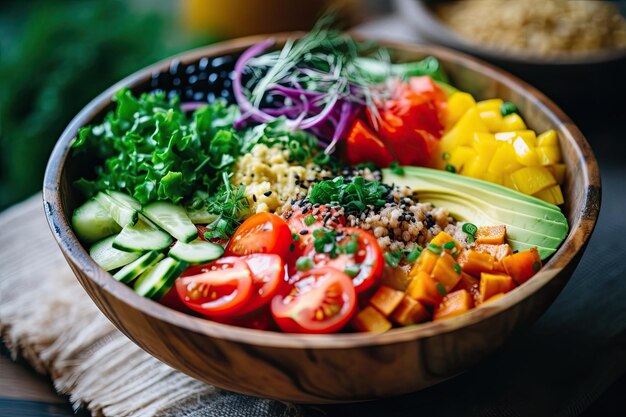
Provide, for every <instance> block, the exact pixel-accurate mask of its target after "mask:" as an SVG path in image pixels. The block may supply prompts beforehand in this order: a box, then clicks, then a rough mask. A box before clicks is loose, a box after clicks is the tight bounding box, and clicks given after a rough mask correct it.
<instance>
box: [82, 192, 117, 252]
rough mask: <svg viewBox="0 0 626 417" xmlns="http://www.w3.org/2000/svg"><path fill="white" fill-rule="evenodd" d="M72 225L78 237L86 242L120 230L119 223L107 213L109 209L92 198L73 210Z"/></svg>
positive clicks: (94, 240)
mask: <svg viewBox="0 0 626 417" xmlns="http://www.w3.org/2000/svg"><path fill="white" fill-rule="evenodd" d="M72 227H73V228H74V231H75V232H76V234H77V235H78V238H79V239H80V240H82V241H83V242H87V243H91V242H96V241H98V240H100V239H102V238H105V237H107V236H111V235H112V234H115V233H118V232H119V231H120V230H121V227H120V225H119V224H117V222H116V221H115V220H113V217H111V216H110V215H109V210H107V209H106V208H105V207H103V206H102V204H100V203H98V202H97V201H96V200H95V199H94V198H90V199H89V200H87V201H86V202H85V203H84V204H83V205H82V206H80V207H78V208H77V209H76V210H74V214H72Z"/></svg>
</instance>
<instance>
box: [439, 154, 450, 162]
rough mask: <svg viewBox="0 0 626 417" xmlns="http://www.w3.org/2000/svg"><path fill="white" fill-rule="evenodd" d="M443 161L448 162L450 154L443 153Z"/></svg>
mask: <svg viewBox="0 0 626 417" xmlns="http://www.w3.org/2000/svg"><path fill="white" fill-rule="evenodd" d="M441 159H442V160H444V161H447V160H448V159H450V152H443V153H442V154H441Z"/></svg>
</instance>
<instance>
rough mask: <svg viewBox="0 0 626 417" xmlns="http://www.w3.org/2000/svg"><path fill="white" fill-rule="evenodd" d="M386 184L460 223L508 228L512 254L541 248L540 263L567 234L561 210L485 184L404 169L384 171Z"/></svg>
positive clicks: (451, 174)
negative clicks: (413, 194)
mask: <svg viewBox="0 0 626 417" xmlns="http://www.w3.org/2000/svg"><path fill="white" fill-rule="evenodd" d="M383 181H384V182H385V183H387V184H395V185H399V186H408V187H410V188H411V189H413V190H414V191H415V192H416V193H417V194H418V197H419V199H420V200H422V201H428V202H431V203H433V204H435V205H437V206H441V207H445V208H447V209H448V210H449V211H450V214H451V215H452V216H453V217H455V218H456V219H457V220H462V221H469V222H472V223H474V224H476V225H478V226H488V225H496V224H504V225H506V227H507V240H508V242H509V244H510V245H511V247H512V248H513V250H525V249H529V248H531V247H537V251H538V252H539V256H540V257H541V259H546V258H547V257H549V256H550V255H552V254H553V253H554V252H555V251H556V250H557V249H558V247H559V246H560V245H561V243H562V242H563V240H564V239H565V237H566V236H567V233H568V232H569V226H568V224H567V219H566V218H565V216H564V215H563V213H562V212H561V210H560V209H559V207H557V206H555V205H553V204H550V203H547V202H545V201H543V200H540V199H538V198H535V197H532V196H528V195H526V194H522V193H520V192H518V191H515V190H512V189H510V188H506V187H503V186H501V185H497V184H493V183H490V182H487V181H483V180H478V179H476V178H470V177H464V176H461V175H458V174H453V173H450V172H446V171H441V170H434V169H430V168H421V167H405V168H404V174H403V175H397V174H394V173H393V172H391V170H389V169H384V170H383Z"/></svg>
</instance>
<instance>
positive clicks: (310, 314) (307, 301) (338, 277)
mask: <svg viewBox="0 0 626 417" xmlns="http://www.w3.org/2000/svg"><path fill="white" fill-rule="evenodd" d="M355 310H356V292H355V291H354V285H353V284H352V280H351V279H350V277H349V276H347V275H346V274H344V273H343V272H341V271H338V270H336V269H334V268H329V267H323V268H315V269H312V270H310V271H307V272H304V273H301V275H300V277H299V280H298V281H296V282H295V283H294V284H293V287H292V289H291V291H290V292H289V293H288V294H287V295H285V296H282V295H277V296H275V297H274V298H273V299H272V304H271V311H272V316H273V317H274V321H276V324H278V326H279V327H280V328H281V329H282V330H283V331H285V332H288V333H333V332H336V331H339V330H341V329H342V328H343V327H344V326H345V325H346V324H347V323H348V322H349V321H350V318H351V317H352V315H353V314H354V312H355Z"/></svg>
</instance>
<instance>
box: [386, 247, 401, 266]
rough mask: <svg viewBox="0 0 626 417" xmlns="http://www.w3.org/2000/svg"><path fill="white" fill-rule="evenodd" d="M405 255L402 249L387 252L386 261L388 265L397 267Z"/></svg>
mask: <svg viewBox="0 0 626 417" xmlns="http://www.w3.org/2000/svg"><path fill="white" fill-rule="evenodd" d="M403 255H404V253H403V252H402V251H401V250H399V251H395V252H385V255H384V257H385V263H386V264H387V265H388V266H390V267H392V268H395V267H397V266H398V265H400V261H402V256H403Z"/></svg>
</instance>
